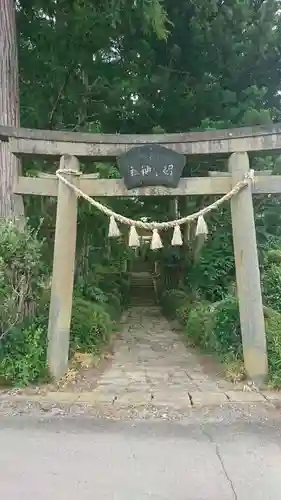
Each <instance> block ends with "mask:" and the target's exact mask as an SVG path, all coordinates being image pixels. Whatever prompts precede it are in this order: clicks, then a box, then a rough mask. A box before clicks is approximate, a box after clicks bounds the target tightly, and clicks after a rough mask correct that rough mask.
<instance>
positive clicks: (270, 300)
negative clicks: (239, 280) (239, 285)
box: [262, 263, 281, 312]
mask: <svg viewBox="0 0 281 500" xmlns="http://www.w3.org/2000/svg"><path fill="white" fill-rule="evenodd" d="M262 290H263V298H264V303H265V305H266V306H268V307H271V308H272V309H275V310H276V311H279V312H281V266H280V265H278V264H275V263H274V264H271V265H270V266H268V267H267V268H266V269H265V272H264V275H263V278H262Z"/></svg>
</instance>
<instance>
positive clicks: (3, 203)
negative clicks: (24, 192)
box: [0, 0, 24, 219]
mask: <svg viewBox="0 0 281 500" xmlns="http://www.w3.org/2000/svg"><path fill="white" fill-rule="evenodd" d="M15 8H16V7H15V1H14V0H2V1H1V9H0V54H1V57H0V89H1V92H0V125H6V126H10V127H18V126H19V123H20V110H19V76H18V52H17V40H16V20H15ZM19 168H20V163H19V160H18V159H17V158H16V157H15V156H14V155H13V154H11V153H10V151H9V145H8V143H7V142H0V217H7V218H8V217H16V218H19V219H22V218H23V215H24V207H23V200H22V196H19V195H14V194H13V186H14V183H15V180H16V177H17V175H18V172H19Z"/></svg>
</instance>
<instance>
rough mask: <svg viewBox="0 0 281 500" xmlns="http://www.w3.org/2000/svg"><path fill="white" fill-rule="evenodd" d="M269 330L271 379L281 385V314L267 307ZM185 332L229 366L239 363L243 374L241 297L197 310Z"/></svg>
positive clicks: (267, 332) (191, 313)
mask: <svg viewBox="0 0 281 500" xmlns="http://www.w3.org/2000/svg"><path fill="white" fill-rule="evenodd" d="M264 317H265V330H266V338H267V351H268V363H269V379H270V383H271V384H272V385H273V386H276V387H280V386H281V313H279V312H278V311H275V310H273V309H271V308H269V307H264ZM185 333H186V335H187V337H188V338H189V339H191V340H192V341H194V343H195V344H196V345H199V346H201V347H204V348H207V349H210V350H212V351H214V352H216V354H217V355H218V357H219V359H221V360H222V361H223V362H227V365H228V367H229V366H232V368H233V366H234V365H236V368H237V369H238V370H239V372H240V375H241V373H242V371H243V370H241V362H242V360H243V349H242V337H241V329H240V318H239V307H238V300H237V299H236V298H235V297H227V298H226V299H224V300H222V301H221V302H218V303H216V304H213V305H211V306H210V305H204V306H202V305H200V306H197V307H196V308H195V309H193V310H192V311H191V312H190V314H189V318H188V322H187V324H186V329H185Z"/></svg>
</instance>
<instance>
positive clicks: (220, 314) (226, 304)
mask: <svg viewBox="0 0 281 500" xmlns="http://www.w3.org/2000/svg"><path fill="white" fill-rule="evenodd" d="M213 315H214V322H213V335H214V339H215V342H216V350H217V352H218V353H219V354H220V355H222V356H223V355H226V354H229V353H234V354H235V355H237V356H241V355H242V338H241V328H240V317H239V306H238V300H237V299H236V297H232V296H228V297H226V298H225V299H224V300H222V301H220V302H218V303H217V304H215V305H214V308H213Z"/></svg>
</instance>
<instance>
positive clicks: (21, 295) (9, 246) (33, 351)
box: [0, 220, 48, 385]
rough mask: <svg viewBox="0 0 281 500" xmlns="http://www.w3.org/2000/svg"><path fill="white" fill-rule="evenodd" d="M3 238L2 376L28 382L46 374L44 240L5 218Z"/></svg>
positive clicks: (0, 261)
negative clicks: (43, 310) (41, 313)
mask: <svg viewBox="0 0 281 500" xmlns="http://www.w3.org/2000/svg"><path fill="white" fill-rule="evenodd" d="M0 241H1V246H0V377H1V379H2V380H5V381H8V382H9V383H18V384H19V385H25V384H27V383H30V382H33V381H37V380H39V379H40V378H42V377H43V378H44V377H45V376H46V356H45V354H46V337H47V335H46V321H45V318H44V319H42V318H41V316H39V311H40V309H41V308H42V309H44V305H43V304H44V297H45V295H46V291H47V288H48V283H47V281H48V280H47V278H48V276H47V273H46V269H45V268H44V265H43V263H42V258H41V257H42V245H43V242H40V241H39V240H38V238H37V233H36V232H35V231H34V230H32V229H30V228H29V227H28V226H27V225H26V226H25V227H24V228H19V227H18V226H17V225H16V224H15V223H14V222H12V221H5V220H1V221H0ZM35 318H36V319H35Z"/></svg>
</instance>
